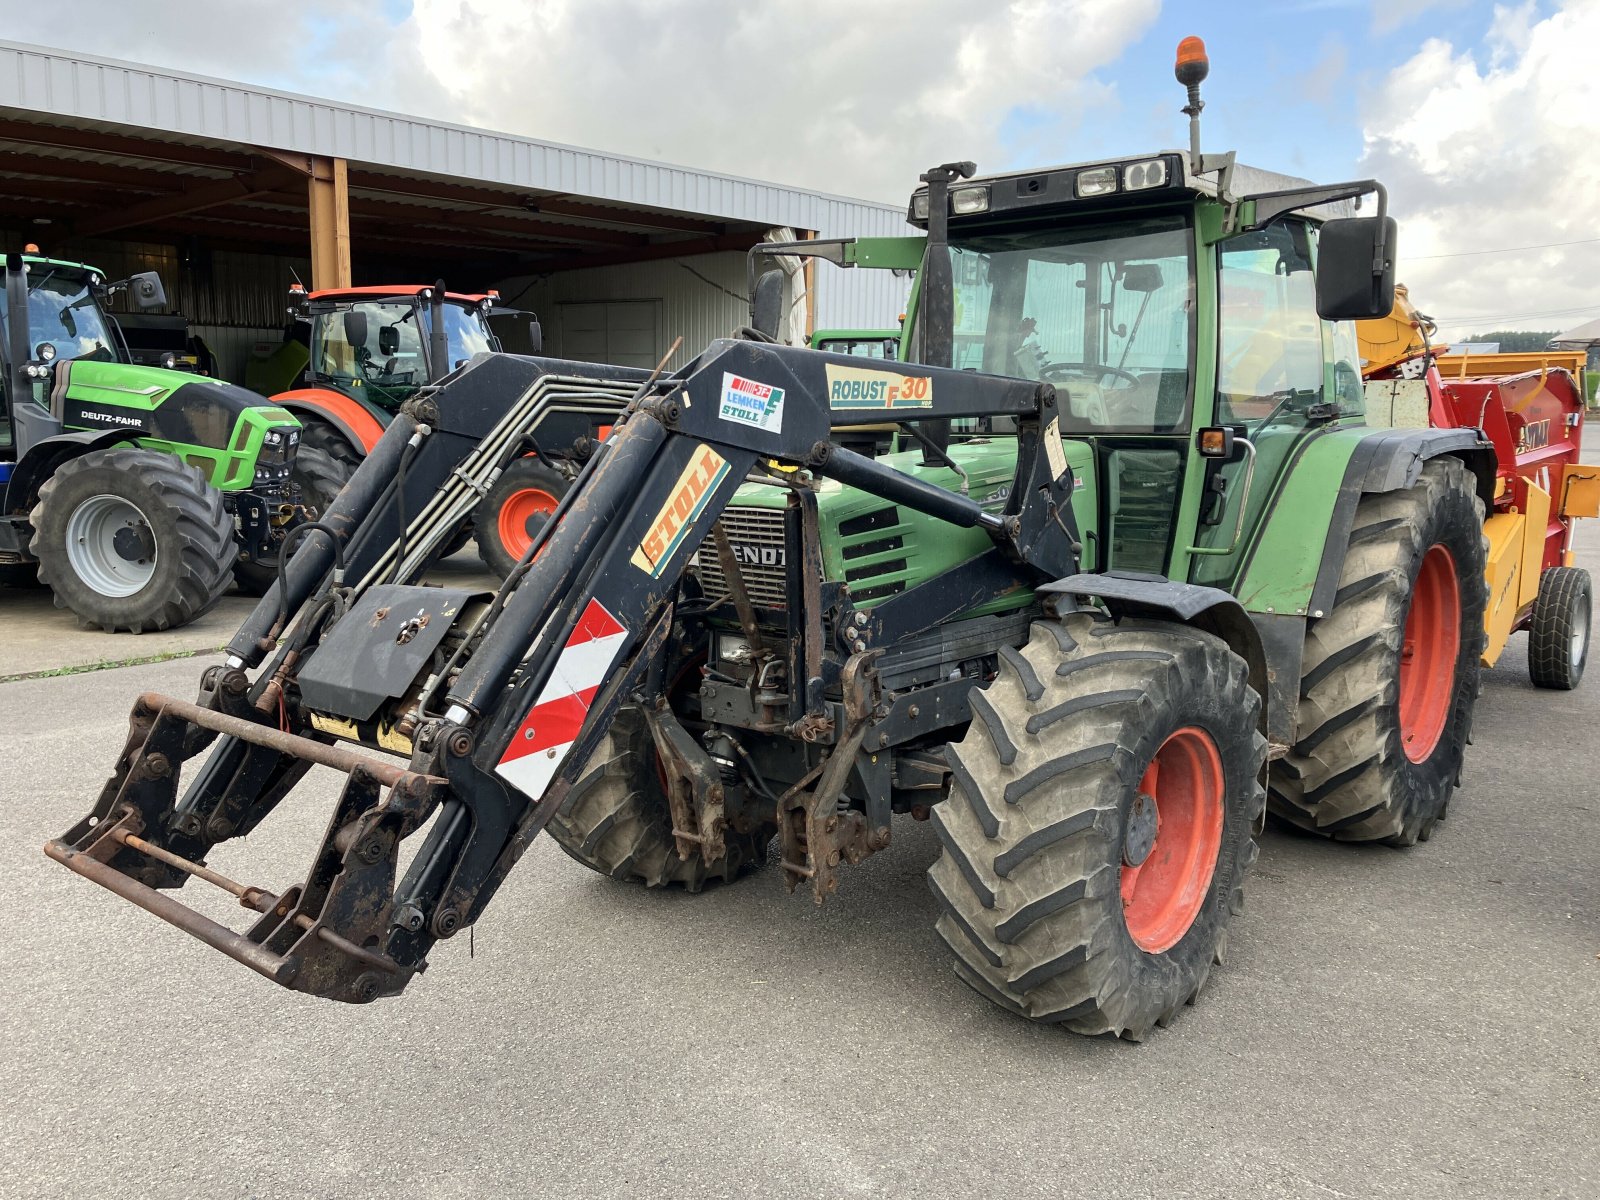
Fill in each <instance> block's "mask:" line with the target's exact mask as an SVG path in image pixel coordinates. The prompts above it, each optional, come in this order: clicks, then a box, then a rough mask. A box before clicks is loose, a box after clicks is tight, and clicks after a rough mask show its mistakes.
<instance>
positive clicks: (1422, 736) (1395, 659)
mask: <svg viewBox="0 0 1600 1200" xmlns="http://www.w3.org/2000/svg"><path fill="white" fill-rule="evenodd" d="M1486 546H1487V542H1486V539H1485V538H1484V536H1483V502H1482V501H1481V500H1479V499H1478V495H1477V491H1476V489H1475V487H1474V486H1473V481H1472V477H1471V475H1469V474H1468V472H1467V469H1466V468H1465V467H1464V466H1463V465H1462V464H1461V462H1460V461H1459V460H1457V459H1454V458H1441V459H1434V460H1433V461H1431V462H1429V463H1427V464H1425V465H1424V467H1423V469H1422V475H1421V478H1420V479H1418V480H1417V482H1416V484H1415V485H1414V486H1412V487H1410V488H1408V489H1406V490H1405V491H1398V492H1386V493H1384V494H1382V495H1375V496H1367V497H1364V498H1363V499H1362V500H1361V501H1360V504H1359V506H1358V507H1357V509H1356V515H1355V522H1354V525H1353V526H1352V529H1351V533H1350V546H1349V550H1348V551H1347V553H1346V556H1345V561H1344V569H1343V571H1342V572H1341V574H1340V577H1339V590H1338V592H1337V594H1336V597H1335V600H1334V605H1333V610H1332V611H1331V612H1329V613H1328V615H1327V616H1325V617H1323V618H1321V619H1319V620H1316V621H1313V622H1311V624H1310V625H1309V627H1308V630H1307V634H1306V648H1305V658H1304V662H1303V665H1302V670H1303V674H1302V676H1301V682H1300V708H1299V714H1298V729H1299V733H1300V738H1299V741H1297V742H1296V743H1295V745H1294V747H1293V749H1292V750H1291V751H1290V753H1289V755H1288V756H1287V757H1285V758H1284V759H1283V760H1282V761H1281V763H1280V764H1279V766H1278V767H1277V768H1275V769H1274V771H1273V786H1272V792H1271V797H1270V800H1271V803H1272V808H1273V811H1274V812H1275V813H1277V814H1278V815H1279V816H1281V817H1283V818H1284V819H1285V820H1287V821H1289V822H1290V823H1291V824H1293V825H1296V826H1299V827H1300V828H1302V829H1305V830H1308V831H1310V832H1312V833H1318V834H1322V835H1324V836H1327V837H1333V838H1337V839H1339V840H1341V841H1352V842H1368V841H1383V842H1387V843H1389V844H1390V845H1395V846H1409V845H1412V844H1413V843H1415V842H1418V841H1426V840H1427V839H1428V837H1429V836H1430V835H1431V834H1432V832H1433V827H1434V824H1435V823H1436V822H1438V821H1440V820H1442V819H1443V818H1444V815H1445V809H1446V807H1447V806H1448V804H1449V802H1450V795H1451V792H1452V790H1453V789H1454V788H1455V787H1456V786H1457V785H1458V784H1459V783H1460V780H1461V759H1462V754H1463V751H1464V750H1465V748H1466V744H1467V741H1468V738H1469V736H1470V734H1471V732H1472V709H1473V704H1474V703H1475V701H1476V699H1477V695H1478V673H1479V655H1480V654H1481V653H1482V651H1483V639H1484V633H1483V611H1484V605H1485V604H1486V603H1487V601H1488V595H1487V585H1486V583H1485V581H1484V556H1485V554H1486V552H1487V551H1486Z"/></svg>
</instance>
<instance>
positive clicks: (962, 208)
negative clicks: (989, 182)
mask: <svg viewBox="0 0 1600 1200" xmlns="http://www.w3.org/2000/svg"><path fill="white" fill-rule="evenodd" d="M950 211H951V212H953V213H955V215H956V216H958V217H965V216H971V215H972V214H973V213H981V212H988V211H989V189H988V187H987V186H984V187H964V188H956V189H955V190H954V191H952V192H951V193H950Z"/></svg>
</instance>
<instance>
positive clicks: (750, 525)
mask: <svg viewBox="0 0 1600 1200" xmlns="http://www.w3.org/2000/svg"><path fill="white" fill-rule="evenodd" d="M783 512H784V510H783V509H781V508H742V507H736V506H730V507H729V508H727V509H725V510H724V511H723V514H722V517H721V518H720V519H719V520H718V521H717V524H718V526H719V527H721V528H722V529H723V530H724V531H725V532H726V533H727V535H728V541H729V543H730V544H732V546H733V553H734V556H735V558H737V559H738V561H739V566H740V571H741V573H742V574H743V576H744V586H745V588H746V589H747V590H748V591H749V593H750V599H751V600H752V601H753V602H754V603H756V604H758V605H760V606H761V607H762V608H783V607H785V606H786V604H787V590H786V587H785V571H784V540H783ZM699 571H700V583H701V585H702V586H703V587H704V588H705V590H706V595H708V596H724V595H727V592H728V578H727V576H726V575H724V574H723V573H722V563H721V562H719V561H718V559H717V547H716V543H714V542H713V541H712V540H711V539H710V538H707V539H706V541H705V543H704V544H703V545H702V546H701V547H700V566H699Z"/></svg>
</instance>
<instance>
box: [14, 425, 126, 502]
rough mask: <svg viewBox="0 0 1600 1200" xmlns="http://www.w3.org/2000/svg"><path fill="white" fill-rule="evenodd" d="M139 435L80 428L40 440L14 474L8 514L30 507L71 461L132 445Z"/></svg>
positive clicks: (111, 430)
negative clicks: (51, 478)
mask: <svg viewBox="0 0 1600 1200" xmlns="http://www.w3.org/2000/svg"><path fill="white" fill-rule="evenodd" d="M136 436H137V433H136V431H133V430H127V429H79V430H74V431H73V432H71V433H58V434H55V435H54V436H53V437H47V438H42V439H40V440H39V441H37V442H35V443H34V444H33V445H32V446H30V447H29V448H28V452H27V453H26V454H24V455H23V456H22V458H21V460H20V461H19V462H18V463H17V465H16V467H15V468H14V469H13V470H12V472H11V482H10V484H9V485H8V486H7V488H6V493H5V496H6V511H7V512H17V511H24V510H26V509H27V508H29V507H30V506H31V505H32V504H33V501H34V498H35V497H36V496H38V494H39V487H40V485H41V484H43V483H44V481H45V480H46V479H49V478H50V476H52V475H54V474H55V473H56V470H57V468H59V467H60V466H61V464H62V463H64V462H66V461H67V460H68V459H72V458H78V457H80V456H81V455H84V454H88V453H89V452H90V451H91V450H108V449H110V448H111V447H112V446H120V445H122V444H123V443H125V442H132V441H133V440H134V438H135V437H136Z"/></svg>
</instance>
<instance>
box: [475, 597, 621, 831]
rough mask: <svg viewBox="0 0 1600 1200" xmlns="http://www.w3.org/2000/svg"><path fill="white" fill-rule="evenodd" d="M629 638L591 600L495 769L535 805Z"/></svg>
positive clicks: (599, 606) (618, 624)
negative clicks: (534, 802)
mask: <svg viewBox="0 0 1600 1200" xmlns="http://www.w3.org/2000/svg"><path fill="white" fill-rule="evenodd" d="M627 636H628V631H627V630H626V629H624V628H623V627H622V625H621V623H620V622H619V621H618V620H617V619H616V618H615V617H613V616H612V615H611V614H610V613H609V612H607V611H606V610H605V608H604V607H603V606H602V605H601V603H600V602H599V601H598V600H591V601H589V606H588V607H587V608H585V609H584V610H583V617H582V619H581V620H579V622H578V627H577V628H576V629H574V630H573V631H572V636H571V637H569V638H568V639H567V644H566V646H565V648H563V649H562V651H561V657H560V658H559V659H557V660H556V667H555V670H554V671H552V672H551V673H550V679H549V681H548V682H547V683H546V684H545V685H544V690H543V691H542V692H540V693H539V699H538V700H537V701H536V702H535V703H534V706H533V707H532V708H531V709H529V710H528V715H527V716H525V717H523V718H522V725H521V727H520V728H519V729H518V730H517V732H516V736H515V737H513V738H512V739H511V744H510V745H509V746H507V747H506V752H505V754H504V755H502V756H501V758H500V763H499V765H498V766H496V767H495V772H496V773H497V774H498V775H499V776H500V778H502V779H504V780H505V781H506V782H507V783H509V784H510V785H511V786H512V787H514V788H516V789H517V790H518V791H519V792H521V793H522V794H523V795H525V796H527V797H529V798H530V799H532V800H538V799H539V798H540V797H541V796H543V795H544V791H545V788H547V787H549V786H550V781H551V780H552V779H554V778H555V774H556V771H557V770H558V769H559V768H560V766H561V764H562V762H563V761H564V760H565V759H566V757H567V754H568V752H569V751H571V749H572V743H573V742H575V741H576V740H577V738H578V731H579V730H580V729H582V728H583V722H584V719H585V718H586V717H587V716H588V715H589V706H590V705H591V704H593V703H594V696H595V693H596V692H597V691H599V690H600V685H601V684H602V683H604V682H605V680H606V676H607V675H609V674H610V673H611V666H612V664H613V663H614V662H615V661H616V658H617V655H618V653H620V652H621V650H622V643H623V641H624V639H626V638H627Z"/></svg>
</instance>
